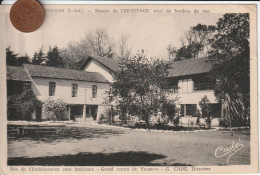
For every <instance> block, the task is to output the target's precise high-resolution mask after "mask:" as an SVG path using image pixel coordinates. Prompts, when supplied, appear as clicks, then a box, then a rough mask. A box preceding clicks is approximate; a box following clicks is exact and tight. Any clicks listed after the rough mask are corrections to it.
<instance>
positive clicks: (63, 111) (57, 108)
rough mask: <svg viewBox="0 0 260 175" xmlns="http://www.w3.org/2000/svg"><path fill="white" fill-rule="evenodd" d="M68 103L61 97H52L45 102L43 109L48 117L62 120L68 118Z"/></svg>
mask: <svg viewBox="0 0 260 175" xmlns="http://www.w3.org/2000/svg"><path fill="white" fill-rule="evenodd" d="M66 105H67V104H66V103H65V102H63V101H62V100H61V99H58V100H54V99H52V98H48V99H47V100H46V101H45V103H44V104H43V109H44V110H45V113H46V116H47V118H48V119H50V120H54V121H56V120H57V121H62V120H66V119H67V108H66Z"/></svg>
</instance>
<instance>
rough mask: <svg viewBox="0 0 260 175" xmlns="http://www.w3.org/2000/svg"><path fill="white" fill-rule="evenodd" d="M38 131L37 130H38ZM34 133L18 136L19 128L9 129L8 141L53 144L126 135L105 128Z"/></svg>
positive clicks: (122, 132) (75, 128) (66, 129)
mask: <svg viewBox="0 0 260 175" xmlns="http://www.w3.org/2000/svg"><path fill="white" fill-rule="evenodd" d="M36 131H37V130H36ZM36 131H33V132H31V133H28V134H27V135H20V134H18V129H17V126H11V127H9V128H8V132H7V133H8V141H16V140H39V141H43V142H53V141H55V140H61V139H85V138H88V139H93V138H105V139H106V138H109V137H110V136H116V135H120V134H124V133H125V132H124V131H122V130H113V129H104V128H88V127H59V128H57V129H56V131H55V132H54V133H46V132H45V133H44V134H39V133H36Z"/></svg>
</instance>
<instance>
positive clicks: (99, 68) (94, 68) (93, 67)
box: [84, 60, 114, 82]
mask: <svg viewBox="0 0 260 175" xmlns="http://www.w3.org/2000/svg"><path fill="white" fill-rule="evenodd" d="M84 71H87V72H98V73H100V74H101V75H103V76H104V77H105V78H106V80H107V81H109V82H113V81H114V78H113V76H112V72H111V71H110V70H109V69H107V68H106V67H104V66H103V65H101V64H100V63H98V62H97V61H95V60H91V61H90V62H89V63H88V65H87V66H86V67H85V69H84Z"/></svg>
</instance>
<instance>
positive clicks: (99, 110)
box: [7, 64, 109, 121]
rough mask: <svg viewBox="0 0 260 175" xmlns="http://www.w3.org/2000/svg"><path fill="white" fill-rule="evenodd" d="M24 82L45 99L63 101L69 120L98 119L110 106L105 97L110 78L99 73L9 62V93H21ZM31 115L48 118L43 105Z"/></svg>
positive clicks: (33, 117) (43, 100) (36, 118)
mask: <svg viewBox="0 0 260 175" xmlns="http://www.w3.org/2000/svg"><path fill="white" fill-rule="evenodd" d="M18 71H19V72H20V73H18ZM18 75H19V76H20V77H25V78H19V76H18ZM18 85H19V86H18ZM25 85H26V86H27V88H28V86H30V88H31V89H32V90H33V92H34V94H35V95H36V97H37V98H38V99H39V100H40V101H41V102H42V103H44V102H45V101H46V100H47V99H48V98H51V99H54V100H57V99H61V100H62V101H64V102H65V103H66V104H67V113H68V116H67V118H68V120H73V121H88V120H89V121H92V120H98V119H99V117H100V116H101V114H103V113H104V112H105V110H106V108H107V107H108V105H107V104H105V100H106V91H107V90H108V89H109V82H108V81H107V80H106V79H105V78H104V77H103V76H102V75H100V74H99V73H91V72H85V71H78V70H71V69H63V68H55V67H48V66H37V65H29V64H25V65H23V67H15V66H8V67H7V89H8V95H12V94H15V93H20V92H21V89H23V88H24V86H25ZM32 119H34V120H47V115H46V114H45V109H44V107H43V106H40V107H36V110H35V113H34V114H33V116H32Z"/></svg>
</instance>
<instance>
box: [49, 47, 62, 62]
mask: <svg viewBox="0 0 260 175" xmlns="http://www.w3.org/2000/svg"><path fill="white" fill-rule="evenodd" d="M46 65H47V66H52V67H64V62H63V58H62V57H61V56H60V51H59V48H58V47H57V46H54V47H53V48H52V47H51V46H50V47H49V51H48V52H47V55H46Z"/></svg>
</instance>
